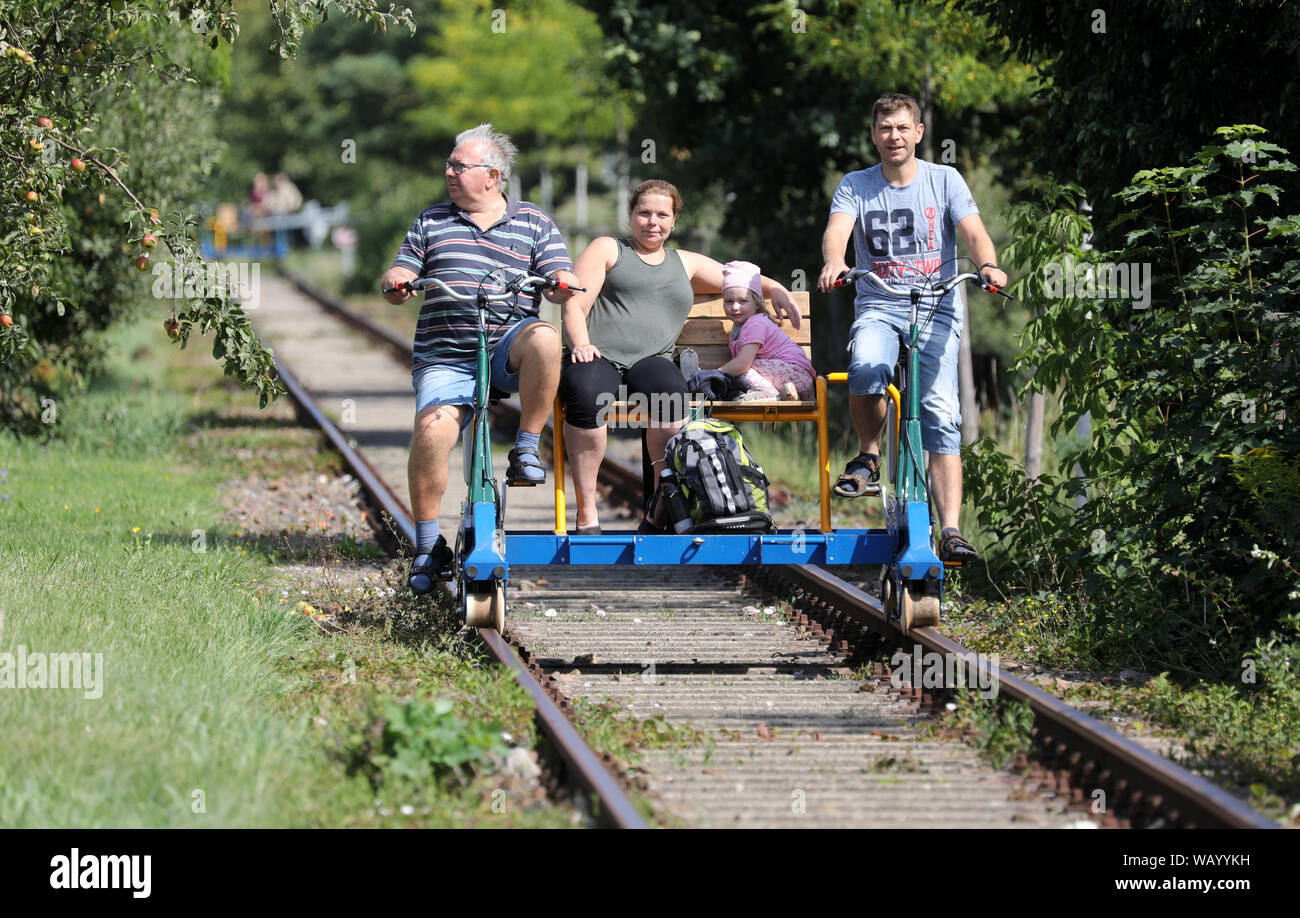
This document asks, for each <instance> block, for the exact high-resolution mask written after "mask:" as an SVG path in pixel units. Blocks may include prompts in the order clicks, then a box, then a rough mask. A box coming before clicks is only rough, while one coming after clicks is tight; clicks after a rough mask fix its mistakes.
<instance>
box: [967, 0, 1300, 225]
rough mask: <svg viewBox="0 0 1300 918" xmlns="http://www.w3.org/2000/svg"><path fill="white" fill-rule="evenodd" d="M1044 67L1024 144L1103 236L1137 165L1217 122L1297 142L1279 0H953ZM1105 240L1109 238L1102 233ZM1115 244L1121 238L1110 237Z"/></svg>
mask: <svg viewBox="0 0 1300 918" xmlns="http://www.w3.org/2000/svg"><path fill="white" fill-rule="evenodd" d="M959 6H960V8H962V9H965V10H968V11H970V12H972V13H975V14H977V15H979V16H981V17H982V18H983V19H985V20H986V21H987V22H988V23H990V24H991V25H992V26H993V28H994V29H996V31H997V34H999V35H1002V36H1004V37H1005V39H1006V40H1007V41H1009V42H1011V44H1012V45H1013V46H1014V47H1015V49H1016V51H1017V53H1018V54H1019V55H1020V56H1021V58H1022V59H1024V60H1026V61H1035V62H1039V63H1040V65H1041V66H1042V67H1043V69H1044V75H1045V77H1046V79H1045V80H1044V83H1043V86H1042V89H1041V91H1040V93H1039V95H1038V98H1037V105H1036V107H1035V108H1036V110H1035V112H1034V114H1033V116H1032V117H1029V118H1026V120H1025V135H1026V150H1025V152H1026V153H1027V154H1028V155H1029V156H1030V158H1031V159H1032V161H1033V162H1035V163H1037V164H1038V166H1039V167H1040V168H1039V171H1040V172H1048V171H1050V172H1054V173H1055V174H1056V175H1058V176H1060V177H1061V178H1063V179H1065V180H1068V181H1073V182H1076V183H1078V184H1080V185H1082V186H1083V188H1084V189H1085V190H1086V191H1087V193H1088V196H1089V200H1090V201H1092V202H1093V204H1094V206H1095V207H1096V208H1097V210H1096V220H1097V226H1098V228H1099V230H1100V231H1101V233H1104V232H1105V231H1106V229H1107V227H1108V225H1109V223H1110V221H1111V219H1112V218H1113V217H1114V216H1115V215H1116V214H1117V213H1118V212H1119V208H1118V204H1117V202H1116V201H1115V199H1114V198H1113V195H1114V194H1115V193H1116V192H1118V191H1119V190H1120V189H1122V188H1124V187H1125V186H1126V185H1127V184H1128V182H1129V179H1130V178H1132V176H1133V174H1134V173H1136V172H1137V171H1138V170H1139V169H1141V168H1143V167H1144V166H1146V165H1147V164H1149V163H1153V162H1172V161H1177V160H1180V159H1182V158H1183V157H1185V156H1187V155H1188V153H1189V152H1191V151H1193V150H1196V149H1197V148H1199V146H1200V144H1201V143H1202V141H1203V138H1205V137H1207V136H1209V135H1210V133H1211V132H1212V131H1213V130H1214V129H1215V127H1216V126H1218V125H1221V124H1232V123H1237V122H1242V121H1247V122H1252V123H1255V124H1265V125H1269V126H1270V127H1271V129H1272V130H1273V131H1274V134H1275V140H1276V141H1277V142H1278V143H1279V144H1280V145H1281V146H1284V147H1287V148H1289V149H1297V148H1300V121H1298V120H1297V117H1296V116H1297V108H1296V105H1297V100H1298V99H1300V68H1297V66H1296V61H1297V59H1298V58H1300V7H1297V5H1296V4H1294V3H1290V4H1288V3H1284V2H1276V0H1232V2H1223V0H1178V2H1173V0H1131V2H1128V3H1123V4H1112V5H1110V6H1109V7H1106V8H1105V9H1099V8H1098V4H1096V3H1093V2H1091V0H1088V2H1084V0H1068V2H1063V3H1039V2H1038V0H959ZM1099 241H1103V242H1104V240H1100V239H1099ZM1116 241H1117V240H1116Z"/></svg>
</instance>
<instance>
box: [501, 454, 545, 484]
mask: <svg viewBox="0 0 1300 918" xmlns="http://www.w3.org/2000/svg"><path fill="white" fill-rule="evenodd" d="M508 458H509V459H510V468H508V469H506V484H508V485H510V486H511V487H518V486H520V485H526V486H530V487H531V486H532V485H539V484H545V483H546V469H544V468H542V460H541V457H539V456H538V455H537V450H535V449H533V448H532V447H531V446H516V447H515V448H514V449H512V450H511V451H510V455H509V456H508ZM525 459H528V460H531V461H525ZM529 472H533V473H540V474H538V475H537V477H535V478H534V477H533V476H532V475H530V474H529Z"/></svg>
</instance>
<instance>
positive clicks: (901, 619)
mask: <svg viewBox="0 0 1300 918" xmlns="http://www.w3.org/2000/svg"><path fill="white" fill-rule="evenodd" d="M915 600H916V597H915V595H914V594H913V593H912V587H911V585H910V584H904V585H903V590H902V592H900V593H899V594H898V627H899V628H901V629H903V633H904V634H906V633H907V632H908V631H911V630H912V619H913V617H914V616H915V615H916V601H915Z"/></svg>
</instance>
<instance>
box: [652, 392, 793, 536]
mask: <svg viewBox="0 0 1300 918" xmlns="http://www.w3.org/2000/svg"><path fill="white" fill-rule="evenodd" d="M666 458H667V461H668V467H669V468H671V469H672V470H673V472H674V474H675V475H676V478H677V486H678V488H679V489H680V491H681V494H682V497H683V498H684V500H685V503H686V508H687V510H688V511H689V512H690V515H691V519H692V521H693V525H692V526H691V527H690V530H689V531H690V532H701V533H710V532H718V533H728V532H776V524H775V523H774V522H772V517H771V516H769V515H768V509H767V476H766V475H764V474H763V469H762V468H760V467H759V465H758V463H756V462H755V461H754V458H753V457H752V456H751V455H750V454H749V452H748V451H747V450H746V449H745V441H744V438H742V437H741V435H740V431H739V430H737V429H736V426H735V425H734V424H731V423H729V422H727V421H722V420H719V419H717V418H710V417H702V418H697V419H695V420H693V421H690V422H689V423H687V425H686V426H685V427H683V428H682V429H681V430H680V431H678V432H677V434H675V435H674V436H673V438H672V439H671V440H669V441H668V448H667V456H666Z"/></svg>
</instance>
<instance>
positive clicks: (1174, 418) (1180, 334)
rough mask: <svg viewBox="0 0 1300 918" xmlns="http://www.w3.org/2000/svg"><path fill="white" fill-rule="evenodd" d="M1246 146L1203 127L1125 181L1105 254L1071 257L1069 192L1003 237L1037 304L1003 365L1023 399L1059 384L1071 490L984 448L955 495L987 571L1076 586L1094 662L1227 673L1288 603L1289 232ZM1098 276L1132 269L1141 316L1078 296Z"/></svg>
mask: <svg viewBox="0 0 1300 918" xmlns="http://www.w3.org/2000/svg"><path fill="white" fill-rule="evenodd" d="M1260 132H1261V130H1260V129H1259V128H1256V127H1252V126H1234V127H1230V128H1222V129H1220V130H1219V131H1218V138H1219V139H1218V140H1217V141H1216V142H1215V143H1213V144H1211V145H1209V146H1207V147H1205V148H1204V149H1202V150H1201V151H1200V152H1198V153H1196V154H1195V155H1194V156H1192V157H1191V158H1190V162H1189V163H1188V164H1187V165H1184V166H1178V167H1169V168H1160V169H1150V170H1144V171H1142V172H1139V173H1138V174H1137V175H1136V176H1135V179H1134V183H1133V185H1131V186H1130V187H1129V188H1127V189H1124V190H1123V191H1122V192H1121V193H1120V195H1119V199H1120V200H1121V201H1122V202H1123V203H1124V205H1125V206H1126V207H1127V208H1128V212H1127V213H1126V214H1125V216H1124V221H1123V223H1122V224H1120V227H1119V228H1120V230H1121V231H1123V232H1124V233H1125V237H1124V238H1125V239H1126V241H1127V244H1126V246H1125V247H1124V248H1123V249H1120V250H1116V251H1110V252H1102V251H1090V252H1085V251H1083V250H1081V249H1080V248H1079V247H1078V246H1077V245H1076V244H1075V241H1074V240H1076V239H1077V238H1079V233H1080V230H1083V229H1086V223H1085V222H1084V221H1082V220H1081V218H1080V217H1079V216H1078V214H1077V208H1076V204H1077V200H1078V197H1077V195H1078V192H1077V189H1058V190H1057V191H1055V192H1054V193H1053V197H1051V198H1049V199H1048V200H1046V201H1045V202H1044V203H1041V204H1039V205H1036V208H1037V209H1033V208H1029V209H1026V210H1024V211H1022V216H1024V217H1025V219H1023V220H1021V221H1020V222H1019V223H1017V224H1016V225H1017V231H1018V238H1021V239H1025V238H1027V237H1033V236H1036V237H1037V238H1031V239H1029V241H1027V242H1025V243H1024V244H1022V245H1021V246H1020V247H1019V250H1018V251H1019V255H1020V265H1021V269H1022V271H1021V273H1022V281H1021V283H1022V285H1023V289H1025V290H1026V291H1028V292H1029V295H1035V294H1037V295H1039V296H1041V297H1042V299H1040V300H1039V301H1038V303H1037V304H1036V305H1037V306H1038V307H1039V308H1038V310H1037V315H1036V317H1035V318H1034V319H1033V320H1032V321H1031V322H1030V324H1029V326H1028V327H1027V328H1026V331H1025V335H1024V337H1023V339H1022V344H1023V345H1024V348H1025V350H1024V354H1023V357H1022V360H1023V361H1024V363H1026V364H1029V365H1033V366H1036V367H1037V375H1036V377H1035V378H1036V380H1038V382H1037V383H1036V384H1038V385H1043V386H1048V385H1051V384H1053V383H1055V382H1056V381H1058V380H1059V381H1060V385H1061V390H1060V397H1061V405H1062V413H1061V417H1060V418H1059V420H1058V421H1057V422H1056V425H1055V429H1056V430H1057V431H1058V432H1059V431H1061V430H1063V429H1069V428H1072V427H1073V425H1074V423H1075V421H1076V420H1077V419H1078V417H1079V416H1081V415H1082V414H1084V413H1085V412H1087V413H1089V414H1090V415H1091V419H1092V437H1091V440H1090V441H1089V442H1087V443H1085V444H1081V445H1080V446H1079V447H1078V448H1077V449H1076V450H1075V451H1074V452H1073V453H1072V454H1071V455H1069V456H1068V457H1067V460H1066V461H1067V463H1068V464H1067V466H1066V467H1071V466H1072V465H1073V464H1074V463H1075V462H1077V463H1078V464H1079V466H1080V467H1081V469H1082V471H1083V474H1084V476H1085V479H1070V480H1068V481H1064V482H1060V481H1057V480H1056V479H1054V478H1052V477H1051V476H1050V475H1047V476H1044V478H1043V479H1042V480H1041V481H1040V482H1038V483H1035V484H1032V485H1030V484H1027V483H1018V482H1017V481H1016V478H1017V474H1018V472H1017V471H1016V470H1015V469H1013V468H1012V467H1010V466H1009V465H1008V464H1007V463H1006V461H1005V460H1000V459H998V458H997V457H994V456H992V455H991V454H990V452H989V451H988V449H987V447H984V448H981V449H979V450H976V451H974V452H973V453H972V454H971V455H972V458H974V459H975V460H976V461H975V465H974V471H975V474H974V475H973V476H972V479H971V481H972V484H973V485H974V487H973V488H972V489H971V490H970V491H969V496H970V497H971V499H972V500H973V501H974V503H975V504H976V505H977V506H979V507H981V511H980V512H981V522H982V524H984V525H987V526H989V527H991V529H992V530H993V531H994V533H995V534H996V535H997V536H998V541H997V543H996V545H995V548H994V550H993V552H992V558H991V567H993V568H995V569H996V568H997V566H998V565H999V564H1008V565H1011V566H1018V567H1020V568H1024V569H1030V570H1037V571H1038V572H1039V574H1040V579H1041V580H1042V581H1043V582H1044V583H1045V584H1046V585H1048V586H1051V587H1059V586H1060V585H1062V584H1070V583H1074V582H1076V581H1077V582H1081V583H1082V584H1084V585H1085V587H1086V589H1087V593H1088V595H1089V598H1090V600H1091V602H1090V604H1089V609H1090V611H1089V613H1088V614H1089V615H1091V616H1093V620H1092V621H1091V622H1090V626H1091V627H1092V629H1093V631H1092V633H1093V634H1094V637H1095V639H1096V640H1097V642H1098V643H1097V648H1098V653H1099V655H1100V656H1102V657H1109V658H1114V656H1123V655H1127V657H1128V659H1130V660H1132V659H1133V658H1134V657H1136V658H1137V659H1139V660H1141V661H1143V662H1144V663H1145V664H1146V665H1148V666H1150V667H1156V668H1161V669H1168V670H1170V671H1173V672H1180V673H1189V672H1197V673H1202V674H1216V673H1219V674H1221V673H1224V672H1230V671H1231V670H1232V669H1233V668H1234V667H1235V665H1236V664H1235V661H1236V660H1239V659H1240V657H1241V655H1242V653H1244V652H1245V651H1246V650H1247V649H1248V648H1249V647H1250V646H1251V645H1252V642H1253V641H1254V639H1255V638H1256V636H1263V635H1267V634H1269V633H1270V632H1271V631H1273V630H1275V629H1276V628H1277V627H1278V623H1279V621H1280V618H1281V616H1283V615H1285V614H1287V613H1288V612H1293V611H1294V610H1295V609H1296V608H1297V599H1300V596H1298V595H1297V594H1296V592H1295V590H1294V568H1293V566H1292V562H1293V560H1294V557H1295V530H1294V523H1293V522H1291V521H1292V520H1294V519H1295V517H1296V510H1297V493H1296V492H1297V489H1296V487H1295V484H1294V481H1295V477H1296V473H1295V469H1294V465H1293V460H1292V459H1291V458H1290V457H1293V456H1295V455H1297V450H1300V437H1298V436H1297V434H1296V426H1295V424H1294V422H1293V421H1291V420H1290V419H1288V418H1287V417H1286V414H1285V411H1284V409H1285V407H1286V406H1290V405H1295V404H1297V403H1300V391H1298V389H1300V374H1298V373H1297V372H1296V368H1295V365H1294V361H1293V360H1292V359H1291V357H1290V356H1289V355H1291V354H1292V353H1294V351H1295V350H1296V346H1297V344H1300V341H1297V337H1298V336H1300V321H1298V320H1297V316H1296V312H1295V309H1294V305H1293V301H1294V297H1295V294H1296V283H1297V279H1298V278H1300V231H1298V230H1297V222H1296V221H1295V220H1294V219H1293V218H1292V217H1290V216H1288V215H1287V214H1286V209H1287V206H1288V202H1287V201H1286V200H1285V199H1284V197H1283V189H1282V188H1281V186H1280V185H1277V184H1274V183H1273V182H1272V181H1271V179H1272V177H1274V176H1276V175H1279V174H1281V175H1285V174H1286V173H1289V172H1290V171H1292V170H1293V168H1294V167H1293V166H1292V165H1291V164H1290V163H1289V162H1287V161H1286V160H1285V159H1283V156H1284V154H1285V151H1283V150H1281V149H1280V148H1279V147H1277V146H1276V145H1273V144H1269V143H1265V142H1262V141H1260V140H1259V139H1258V134H1259V133H1260ZM1243 155H1249V156H1251V157H1253V158H1254V159H1255V162H1253V163H1250V164H1249V168H1247V165H1246V164H1243V162H1242V157H1243ZM1292 206H1293V205H1292ZM1027 207H1028V206H1027ZM1013 223H1016V221H1014V220H1013ZM1066 255H1072V256H1074V255H1077V257H1078V258H1079V259H1080V263H1081V267H1078V268H1068V267H1067V268H1066V271H1065V273H1067V274H1070V273H1072V274H1073V277H1074V280H1075V281H1076V282H1077V283H1076V284H1074V286H1073V289H1071V285H1065V286H1064V287H1063V288H1062V287H1061V286H1060V284H1059V283H1058V279H1059V275H1060V274H1061V273H1062V266H1063V264H1065V263H1066V259H1065V257H1064V256H1066ZM1115 264H1137V265H1139V266H1141V265H1147V266H1149V267H1150V270H1151V278H1152V287H1153V290H1152V297H1151V300H1150V303H1149V308H1143V304H1142V303H1140V302H1135V301H1134V300H1133V299H1132V298H1131V296H1130V295H1128V294H1124V295H1121V296H1117V297H1106V296H1104V295H1101V294H1104V293H1105V291H1103V290H1102V289H1100V287H1101V285H1100V284H1099V283H1098V284H1096V285H1093V286H1095V288H1096V289H1093V287H1092V286H1090V285H1092V284H1093V282H1092V281H1089V280H1088V277H1089V274H1088V272H1089V271H1092V272H1094V275H1093V276H1094V278H1096V277H1101V276H1103V275H1102V274H1101V273H1100V272H1103V271H1106V270H1108V267H1109V266H1111V265H1115ZM1085 281H1086V283H1085ZM1054 284H1055V285H1056V286H1055V287H1054ZM1052 294H1056V295H1052ZM1243 457H1244V458H1243ZM1085 489H1086V495H1087V498H1088V500H1087V503H1086V504H1084V505H1083V507H1082V508H1081V509H1079V510H1077V511H1076V510H1073V508H1072V507H1071V506H1070V504H1069V503H1067V501H1071V500H1073V499H1074V498H1076V497H1078V496H1082V495H1083V494H1084V493H1085ZM1036 495H1041V496H1036ZM1026 499H1029V500H1030V503H1029V506H1030V507H1031V512H1030V513H1025V512H1024V510H1025V506H1026V504H1025V501H1026ZM1053 504H1054V509H1050V510H1047V511H1043V510H1041V509H1038V508H1041V507H1050V506H1052V505H1053ZM1027 545H1034V546H1036V548H1035V549H1034V551H1036V552H1038V553H1039V554H1038V556H1037V557H1035V556H1034V554H1033V553H1032V552H1030V551H1028V550H1026V549H1025V547H1024V546H1027ZM1042 559H1050V561H1051V564H1050V565H1048V566H1047V567H1044V566H1043V565H1042V563H1041V562H1042ZM1279 561H1280V562H1282V563H1278V562H1279Z"/></svg>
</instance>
